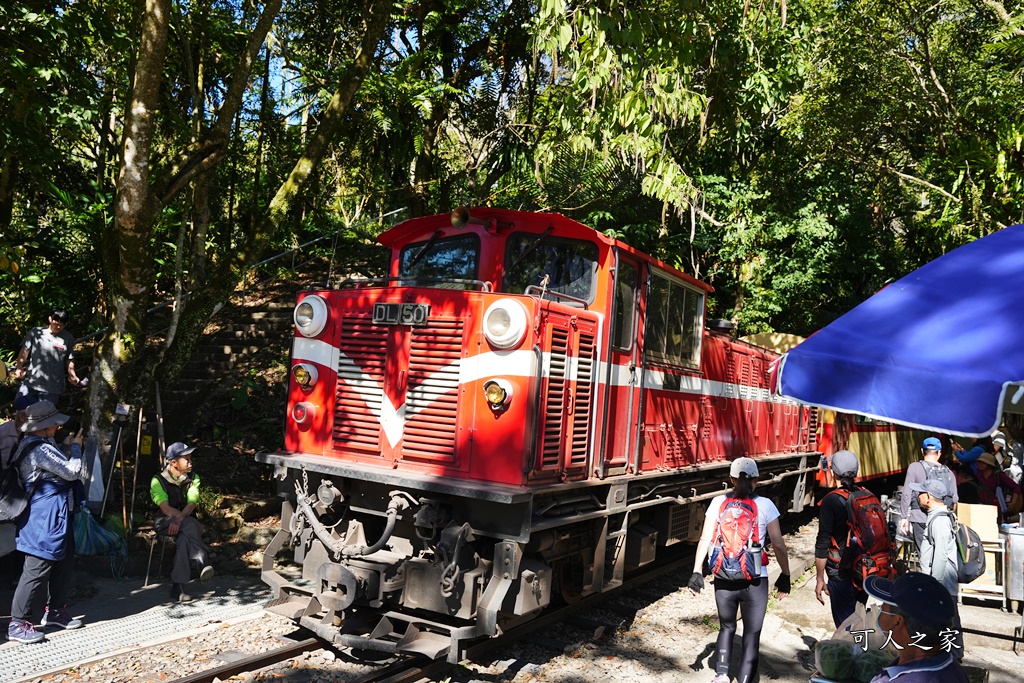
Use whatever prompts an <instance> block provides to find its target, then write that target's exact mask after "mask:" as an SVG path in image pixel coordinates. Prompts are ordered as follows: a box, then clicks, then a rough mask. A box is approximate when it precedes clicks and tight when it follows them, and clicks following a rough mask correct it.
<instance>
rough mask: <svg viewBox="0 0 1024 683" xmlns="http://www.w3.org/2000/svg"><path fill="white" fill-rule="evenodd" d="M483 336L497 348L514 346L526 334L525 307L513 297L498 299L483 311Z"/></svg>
mask: <svg viewBox="0 0 1024 683" xmlns="http://www.w3.org/2000/svg"><path fill="white" fill-rule="evenodd" d="M484 336H485V337H487V341H488V343H490V344H491V346H496V347H498V348H499V349H508V348H511V347H513V346H515V345H516V344H518V343H519V342H521V341H522V340H523V337H524V336H526V309H524V308H523V305H522V304H521V303H519V302H518V301H516V300H515V299H498V300H497V301H495V302H494V303H493V304H491V305H490V306H488V307H487V311H486V312H485V313H484Z"/></svg>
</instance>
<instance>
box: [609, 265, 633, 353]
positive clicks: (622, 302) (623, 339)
mask: <svg viewBox="0 0 1024 683" xmlns="http://www.w3.org/2000/svg"><path fill="white" fill-rule="evenodd" d="M635 303H636V266H635V265H633V264H632V263H629V262H628V261H619V268H618V271H617V272H616V274H615V321H614V323H613V325H614V328H613V329H612V344H613V345H614V346H615V348H617V349H628V348H630V347H631V346H632V345H633V314H634V309H635Z"/></svg>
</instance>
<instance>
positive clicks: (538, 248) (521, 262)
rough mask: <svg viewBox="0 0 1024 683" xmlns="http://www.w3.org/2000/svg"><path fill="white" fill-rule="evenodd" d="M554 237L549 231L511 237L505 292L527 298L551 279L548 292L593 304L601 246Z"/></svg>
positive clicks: (508, 243) (517, 234)
mask: <svg viewBox="0 0 1024 683" xmlns="http://www.w3.org/2000/svg"><path fill="white" fill-rule="evenodd" d="M550 234H551V233H550V229H549V230H548V231H547V232H544V233H541V234H539V235H538V234H535V233H524V232H519V233H513V234H511V235H509V237H508V240H507V241H506V242H505V286H504V291H506V292H509V293H510V294H524V293H525V292H526V288H527V287H529V286H531V285H533V286H536V287H540V286H542V285H543V282H544V277H545V276H547V277H548V282H547V290H548V291H550V292H557V293H559V294H566V295H568V296H571V297H575V298H577V299H582V300H583V301H586V302H587V303H591V302H593V300H594V278H595V277H596V275H597V258H598V252H597V245H596V244H594V243H593V242H585V241H583V240H569V239H560V238H556V237H550Z"/></svg>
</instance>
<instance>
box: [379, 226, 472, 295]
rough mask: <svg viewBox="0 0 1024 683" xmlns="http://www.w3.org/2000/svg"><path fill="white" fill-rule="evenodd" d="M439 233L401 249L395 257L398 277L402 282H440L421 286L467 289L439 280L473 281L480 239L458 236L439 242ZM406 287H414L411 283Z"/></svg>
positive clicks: (458, 284) (460, 285)
mask: <svg viewBox="0 0 1024 683" xmlns="http://www.w3.org/2000/svg"><path fill="white" fill-rule="evenodd" d="M439 233H440V231H438V233H435V234H434V236H433V237H431V238H430V239H428V240H426V241H423V242H415V243H413V244H410V245H407V246H406V247H404V248H403V249H402V252H401V254H400V255H399V257H398V275H399V277H403V278H410V279H415V278H424V279H425V280H441V282H423V283H422V284H424V285H428V286H433V287H444V288H448V289H468V288H469V287H470V285H467V284H462V283H457V282H449V283H445V282H443V280H475V279H476V278H477V271H478V269H479V263H480V238H478V237H477V236H476V235H458V236H456V237H446V238H443V239H441V238H439V237H438V235H439ZM409 284H416V283H415V282H411V283H409Z"/></svg>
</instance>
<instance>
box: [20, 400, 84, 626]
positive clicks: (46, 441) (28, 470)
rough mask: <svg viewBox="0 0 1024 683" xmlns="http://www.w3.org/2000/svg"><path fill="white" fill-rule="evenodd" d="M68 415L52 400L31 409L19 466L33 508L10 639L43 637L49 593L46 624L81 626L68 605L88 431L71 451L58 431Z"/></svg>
mask: <svg viewBox="0 0 1024 683" xmlns="http://www.w3.org/2000/svg"><path fill="white" fill-rule="evenodd" d="M67 421H68V416H67V415H64V414H62V413H59V412H57V408H56V407H55V406H54V405H53V404H52V403H50V402H49V401H39V402H38V403H36V404H34V405H31V406H29V407H28V408H27V409H26V411H25V423H24V424H23V425H22V426H21V431H22V434H24V436H23V437H22V440H21V443H20V444H19V446H18V447H19V449H21V450H24V452H25V453H26V455H25V457H24V458H22V460H21V464H20V466H19V472H20V474H21V481H22V482H23V483H24V485H25V490H26V491H31V492H32V495H31V499H30V501H29V506H28V509H26V510H25V513H24V514H23V515H22V517H21V519H19V520H18V540H17V547H18V550H20V551H21V552H23V553H25V566H24V569H23V570H22V573H21V580H20V581H18V588H17V589H16V590H15V592H14V600H13V602H12V604H11V623H10V625H8V627H7V639H8V640H14V641H18V642H20V643H38V642H39V641H41V640H43V634H42V633H40V632H39V631H37V630H36V629H35V627H34V626H33V622H32V610H33V608H34V607H36V606H37V605H38V604H39V603H41V602H43V600H42V598H46V600H45V603H46V609H45V611H44V613H43V619H42V622H41V624H42V625H43V626H57V627H60V628H79V627H80V626H81V625H82V621H81V620H80V619H75V618H73V617H72V616H71V615H70V614H69V613H68V611H67V597H68V592H69V591H70V588H71V570H72V565H73V563H74V559H75V544H74V538H73V535H72V526H71V517H72V515H73V514H74V509H75V508H74V495H75V494H74V488H75V484H76V483H77V482H78V481H80V479H81V477H82V475H83V468H82V431H81V430H79V432H78V434H77V435H75V437H74V439H72V440H71V441H70V455H69V456H65V455H64V453H63V452H62V451H61V449H60V448H58V447H57V444H56V443H55V442H54V440H53V437H54V436H55V435H56V433H57V428H58V427H59V426H60V425H62V424H64V423H65V422H67Z"/></svg>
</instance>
